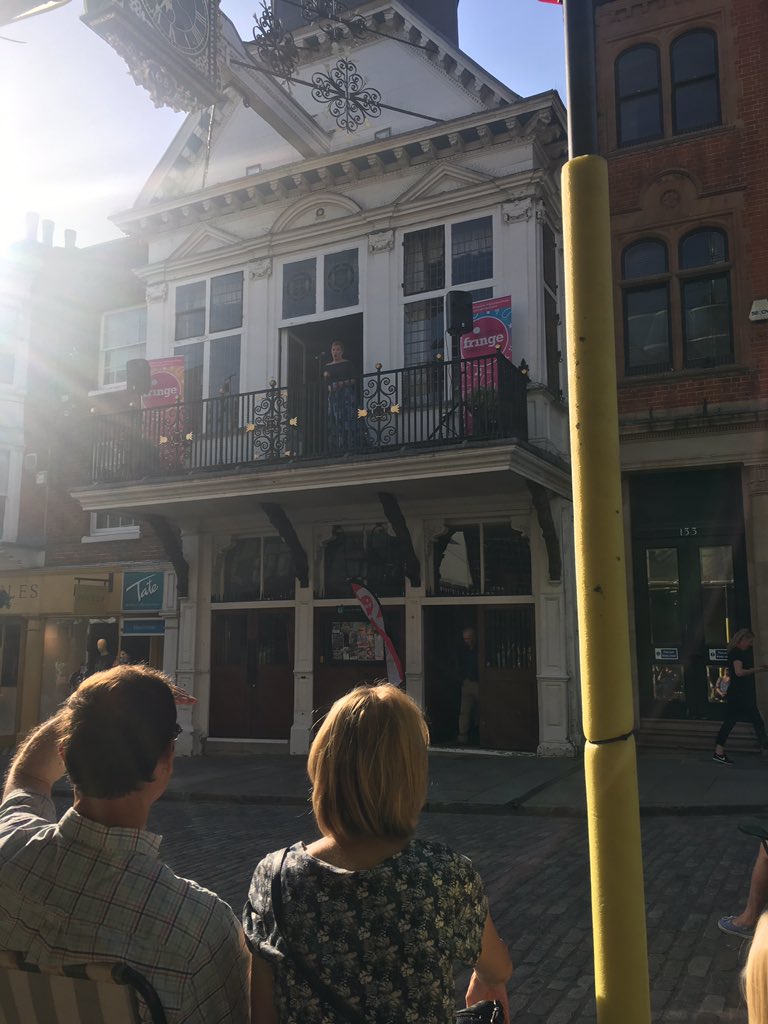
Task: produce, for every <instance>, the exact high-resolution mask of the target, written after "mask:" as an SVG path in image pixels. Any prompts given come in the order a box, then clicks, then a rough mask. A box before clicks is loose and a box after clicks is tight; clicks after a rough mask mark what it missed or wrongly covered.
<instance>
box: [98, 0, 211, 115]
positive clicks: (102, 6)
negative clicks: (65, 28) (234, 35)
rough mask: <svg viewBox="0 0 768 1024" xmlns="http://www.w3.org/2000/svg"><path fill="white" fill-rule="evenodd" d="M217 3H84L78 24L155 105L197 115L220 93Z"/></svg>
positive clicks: (180, 0)
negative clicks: (114, 57) (117, 60)
mask: <svg viewBox="0 0 768 1024" xmlns="http://www.w3.org/2000/svg"><path fill="white" fill-rule="evenodd" d="M218 13H219V10H218V0H86V8H85V13H84V14H83V17H82V20H83V21H84V22H85V24H86V25H88V27H89V28H92V29H93V30H94V32H97V33H98V35H100V36H101V37H102V38H103V39H105V40H106V41H107V42H108V43H109V45H110V46H111V47H112V48H113V49H114V50H116V51H117V52H118V53H119V54H120V56H121V57H122V58H123V59H124V60H125V62H126V64H127V65H128V70H129V71H130V72H131V75H132V76H133V79H134V81H135V82H136V83H137V84H138V85H141V86H143V87H144V88H145V89H147V91H148V92H149V94H150V96H151V97H152V100H153V102H154V104H155V106H158V107H160V106H167V107H172V108H173V109H174V110H195V109H199V108H200V107H208V106H210V105H211V104H212V103H215V102H216V100H217V99H218V98H219V96H220V93H221V85H220V82H219V75H218V67H217V59H216V58H217V41H218V33H219V26H218Z"/></svg>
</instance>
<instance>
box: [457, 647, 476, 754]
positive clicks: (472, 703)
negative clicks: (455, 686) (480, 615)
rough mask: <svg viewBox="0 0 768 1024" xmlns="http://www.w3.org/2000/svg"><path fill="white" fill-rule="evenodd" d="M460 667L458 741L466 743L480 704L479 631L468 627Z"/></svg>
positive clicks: (460, 657)
mask: <svg viewBox="0 0 768 1024" xmlns="http://www.w3.org/2000/svg"><path fill="white" fill-rule="evenodd" d="M461 641H462V643H461V650H460V651H459V667H460V668H461V707H460V709H459V735H458V742H459V743H460V744H462V745H463V744H465V743H467V742H468V741H469V734H470V731H471V729H472V727H473V726H476V725H477V719H478V708H479V705H480V667H479V664H478V652H477V633H476V632H475V631H474V629H472V628H471V627H468V628H467V629H465V630H464V631H463V633H462V634H461Z"/></svg>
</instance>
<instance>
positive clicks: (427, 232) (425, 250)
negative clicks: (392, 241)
mask: <svg viewBox="0 0 768 1024" xmlns="http://www.w3.org/2000/svg"><path fill="white" fill-rule="evenodd" d="M403 253H404V260H405V263H404V267H405V270H404V277H403V292H404V293H405V294H406V295H418V294H419V292H434V291H438V290H440V289H441V288H444V287H445V228H444V227H442V225H441V226H440V227H439V228H425V229H424V230H423V231H409V232H408V233H407V234H406V235H405V238H404V240H403Z"/></svg>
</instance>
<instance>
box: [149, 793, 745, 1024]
mask: <svg viewBox="0 0 768 1024" xmlns="http://www.w3.org/2000/svg"><path fill="white" fill-rule="evenodd" d="M743 818H744V815H742V816H741V817H735V816H723V815H715V816H709V817H651V818H644V820H643V835H644V844H645V851H644V852H645V866H646V900H647V906H648V930H649V949H650V969H651V984H652V1000H653V1010H654V1015H653V1016H654V1021H664V1022H666V1021H680V1022H682V1021H685V1022H691V1024H714V1022H719V1021H726V1022H731V1021H733V1022H744V1021H745V1020H746V1015H745V1012H744V1009H743V1005H742V1001H741V995H740V990H739V970H740V966H741V962H742V957H743V954H744V951H745V950H743V949H742V943H741V942H740V941H739V940H737V939H731V938H729V937H727V936H725V935H723V934H721V933H720V931H719V930H718V929H717V924H716V922H717V918H718V917H719V916H721V915H723V914H726V913H732V912H735V911H736V910H738V909H740V908H741V905H742V903H741V901H742V900H743V898H744V896H745V894H746V891H747V888H748V883H749V873H750V870H751V866H752V862H753V859H754V856H755V854H756V846H757V844H756V841H755V840H751V839H749V838H747V837H745V836H742V835H741V834H740V833H738V832H737V831H736V824H737V822H738V821H739V820H743ZM150 827H151V828H154V829H155V830H156V831H159V832H161V833H162V834H163V835H164V837H165V838H164V841H163V855H164V857H165V859H166V860H167V861H168V862H169V863H170V865H171V866H172V867H173V868H174V869H175V870H176V871H177V872H179V873H180V874H182V875H186V876H188V877H190V878H194V879H196V880H197V881H199V882H200V883H201V884H203V885H205V886H208V887H210V888H212V889H214V890H216V891H217V892H218V893H219V894H220V895H221V896H222V897H223V898H224V899H226V900H227V901H228V902H229V903H231V905H232V906H233V907H234V908H235V910H236V912H237V913H238V914H239V912H240V908H241V907H242V904H243V901H244V898H245V894H246V890H247V885H248V881H249V878H250V875H251V872H252V869H253V867H254V865H255V864H256V862H257V861H258V860H259V858H260V857H261V856H262V855H263V854H264V853H266V852H267V851H269V850H271V849H276V848H278V847H281V846H284V845H286V844H287V843H290V842H292V841H295V840H298V839H305V840H309V839H311V838H312V837H313V836H314V835H315V832H314V826H313V822H312V819H311V817H310V816H309V815H308V814H307V813H304V812H302V811H301V810H299V809H298V808H296V807H260V806H252V805H231V804H221V803H218V804H201V803H194V804H193V803H170V802H165V803H161V804H160V805H159V806H157V807H156V808H155V811H154V815H153V819H152V820H151V822H150ZM420 834H421V835H422V836H424V837H425V838H433V839H439V840H442V841H444V842H446V843H448V844H450V845H451V846H453V847H454V848H455V849H457V850H460V851H462V852H464V853H466V854H467V855H468V856H470V857H471V858H472V860H473V862H474V863H475V865H476V866H477V867H478V869H479V871H480V873H481V875H482V876H483V879H484V880H485V883H486V887H487V890H488V893H489V895H490V899H491V906H492V910H493V915H494V918H495V920H496V923H497V925H498V928H499V931H500V932H501V934H502V935H503V936H504V938H505V939H506V941H507V942H508V943H509V945H510V947H511V950H512V955H513V959H514V962H515V973H514V975H513V977H512V981H511V984H510V1006H511V1010H512V1016H513V1020H514V1021H515V1022H516V1024H533V1022H542V1024H543V1022H548V1024H570V1022H584V1021H590V1020H594V1003H593V999H594V988H593V980H594V979H593V965H592V941H591V925H590V901H589V883H588V879H589V871H588V859H587V841H586V825H585V823H584V821H583V820H581V819H574V818H564V817H538V816H523V815H492V816H485V815H473V814H456V815H451V814H426V815H424V817H423V818H422V824H421V827H420Z"/></svg>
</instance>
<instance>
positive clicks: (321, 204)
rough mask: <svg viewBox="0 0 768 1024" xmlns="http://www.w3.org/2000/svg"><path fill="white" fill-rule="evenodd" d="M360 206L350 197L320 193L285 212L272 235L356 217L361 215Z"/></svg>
mask: <svg viewBox="0 0 768 1024" xmlns="http://www.w3.org/2000/svg"><path fill="white" fill-rule="evenodd" d="M360 209H361V208H360V206H359V205H358V204H357V203H356V202H355V201H354V199H350V198H349V197H348V196H343V195H338V194H335V193H332V192H328V193H324V192H318V193H317V194H315V195H311V196H305V197H304V198H302V199H299V200H297V201H296V202H295V203H293V204H292V205H291V206H289V207H288V209H287V210H284V211H283V212H282V213H281V214H280V216H279V217H278V218H277V219H276V220H275V223H274V224H273V226H272V234H273V235H278V234H280V233H281V232H283V231H289V230H291V229H292V228H307V227H311V226H312V225H313V224H327V223H328V222H329V221H332V220H341V219H342V218H344V217H354V216H356V215H357V214H358V213H360Z"/></svg>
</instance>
